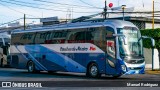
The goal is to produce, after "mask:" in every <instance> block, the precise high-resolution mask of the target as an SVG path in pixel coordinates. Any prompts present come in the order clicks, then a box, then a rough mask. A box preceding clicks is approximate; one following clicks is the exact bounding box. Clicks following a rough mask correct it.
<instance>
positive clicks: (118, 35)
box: [113, 34, 127, 45]
mask: <svg viewBox="0 0 160 90" xmlns="http://www.w3.org/2000/svg"><path fill="white" fill-rule="evenodd" d="M113 36H114V37H122V39H123V42H124V45H127V42H126V39H125V38H126V36H125V35H123V34H113Z"/></svg>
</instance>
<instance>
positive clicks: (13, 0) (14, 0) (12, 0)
mask: <svg viewBox="0 0 160 90" xmlns="http://www.w3.org/2000/svg"><path fill="white" fill-rule="evenodd" d="M9 1H11V2H16V3H21V4H29V5H37V6H53V5H46V4H39V3H30V2H23V1H18V0H9ZM56 8H57V7H56ZM59 9H62V8H59ZM63 9H66V8H63Z"/></svg>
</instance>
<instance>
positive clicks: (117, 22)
mask: <svg viewBox="0 0 160 90" xmlns="http://www.w3.org/2000/svg"><path fill="white" fill-rule="evenodd" d="M100 26H113V27H116V28H123V27H124V26H130V27H136V26H135V25H134V24H133V23H131V22H128V21H122V20H105V21H103V22H93V21H90V22H77V23H65V24H56V25H52V26H43V27H37V28H31V29H27V30H23V29H19V30H13V31H12V34H13V33H25V32H38V31H52V30H62V29H64V30H65V29H75V28H87V27H100Z"/></svg>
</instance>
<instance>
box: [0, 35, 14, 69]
mask: <svg viewBox="0 0 160 90" xmlns="http://www.w3.org/2000/svg"><path fill="white" fill-rule="evenodd" d="M10 39H11V35H10V34H8V33H6V32H1V33H0V67H4V66H7V65H9V61H8V59H7V56H8V55H9V50H10V49H9V47H10Z"/></svg>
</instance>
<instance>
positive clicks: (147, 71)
mask: <svg viewBox="0 0 160 90" xmlns="http://www.w3.org/2000/svg"><path fill="white" fill-rule="evenodd" d="M145 72H146V74H159V75H160V70H154V71H152V70H146V71H145Z"/></svg>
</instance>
